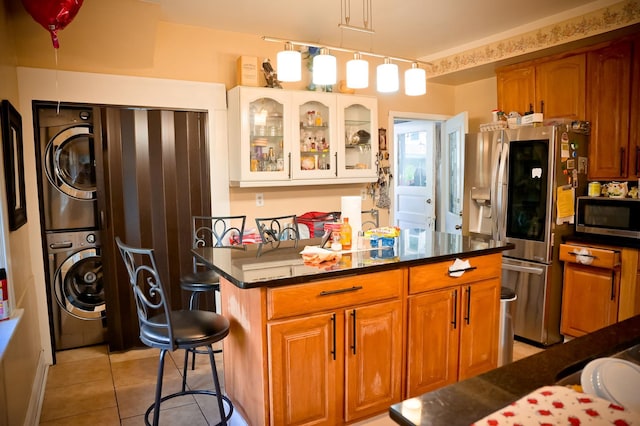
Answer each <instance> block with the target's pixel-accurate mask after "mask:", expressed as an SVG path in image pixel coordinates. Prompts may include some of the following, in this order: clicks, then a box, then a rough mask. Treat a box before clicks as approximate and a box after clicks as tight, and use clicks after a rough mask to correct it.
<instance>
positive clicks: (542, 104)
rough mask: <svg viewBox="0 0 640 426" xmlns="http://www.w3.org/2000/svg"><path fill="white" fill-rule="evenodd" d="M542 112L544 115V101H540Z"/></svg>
mask: <svg viewBox="0 0 640 426" xmlns="http://www.w3.org/2000/svg"><path fill="white" fill-rule="evenodd" d="M540 112H541V113H543V114H544V101H540Z"/></svg>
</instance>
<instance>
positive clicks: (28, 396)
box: [0, 0, 47, 425]
mask: <svg viewBox="0 0 640 426" xmlns="http://www.w3.org/2000/svg"><path fill="white" fill-rule="evenodd" d="M8 2H9V0H5V1H2V2H0V99H8V100H9V101H10V102H11V103H12V104H13V106H14V107H16V109H18V110H20V104H19V101H18V99H19V96H18V80H17V74H16V64H17V58H16V48H15V37H14V33H13V31H12V22H11V19H10V15H9V13H8V9H7V6H6V4H7V3H8ZM22 125H23V128H24V126H28V125H30V123H28V122H25V121H24V119H23V123H22ZM25 143H28V141H25ZM1 155H2V154H0V156H1ZM3 164H4V163H3V162H2V161H0V165H1V166H0V167H1V168H2V171H0V199H1V200H2V220H1V222H2V232H3V233H4V236H5V238H4V251H5V257H6V259H0V263H2V267H5V268H7V274H8V281H9V289H10V293H9V296H10V297H11V305H12V307H13V310H14V314H15V313H17V312H18V310H23V315H22V317H21V320H20V322H19V323H18V325H17V328H16V330H15V333H14V335H13V337H12V339H11V341H10V343H9V345H8V347H7V349H6V352H4V356H3V357H2V360H1V361H0V423H3V421H5V422H6V424H10V425H13V424H16V425H18V424H28V423H30V422H31V421H33V417H27V416H28V413H29V411H30V410H29V409H30V406H31V408H32V409H33V407H34V402H35V401H34V400H33V399H32V388H33V384H34V382H35V381H36V380H37V378H38V376H41V375H42V374H43V369H42V368H41V367H39V364H38V362H39V359H40V357H41V352H42V348H41V345H40V332H39V324H40V323H41V321H45V322H46V321H47V314H46V312H45V313H44V315H40V313H39V312H38V309H37V306H36V300H37V297H36V284H35V281H34V274H33V268H32V262H31V255H30V251H31V242H30V241H29V238H28V233H29V227H30V226H32V223H27V224H26V225H24V226H22V227H21V228H19V229H18V230H16V231H13V232H9V227H8V219H7V205H6V202H5V201H4V200H6V191H5V182H4V166H3ZM27 208H31V209H33V208H36V209H37V205H36V206H33V205H27ZM36 244H38V243H36ZM41 285H42V284H41ZM31 412H32V413H33V410H31Z"/></svg>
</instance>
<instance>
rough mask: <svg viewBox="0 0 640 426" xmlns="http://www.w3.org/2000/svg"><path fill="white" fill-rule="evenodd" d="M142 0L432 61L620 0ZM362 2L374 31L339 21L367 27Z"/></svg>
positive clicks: (273, 32)
mask: <svg viewBox="0 0 640 426" xmlns="http://www.w3.org/2000/svg"><path fill="white" fill-rule="evenodd" d="M143 1H147V2H152V3H156V4H159V5H160V7H161V9H162V15H163V19H164V20H166V21H170V22H174V23H180V24H186V25H194V26H203V27H209V28H215V29H219V30H225V31H233V32H240V33H249V34H256V36H262V35H267V36H272V37H277V38H283V39H293V40H299V41H307V42H313V43H317V44H325V45H330V46H339V47H345V48H349V49H354V50H362V51H369V52H374V53H377V54H382V55H389V56H396V57H405V58H415V59H420V60H426V61H428V60H431V59H433V58H437V57H439V55H440V56H444V52H445V51H451V52H455V51H456V50H462V49H461V48H462V46H464V45H468V44H473V43H477V42H478V41H479V40H481V39H485V38H491V37H494V36H497V35H498V34H499V33H504V32H507V33H509V32H510V33H511V35H513V34H518V33H519V32H522V31H530V30H532V29H535V28H539V27H542V26H544V25H549V24H552V23H554V22H559V21H561V20H563V19H567V18H568V17H573V16H580V15H582V14H584V13H588V12H589V11H592V10H596V9H599V8H602V7H606V6H607V5H610V4H614V3H617V2H618V1H619V0H596V1H586V0H535V1H528V2H526V1H525V2H517V3H516V2H512V3H511V4H510V3H509V2H506V1H505V0H447V1H433V0H401V1H396V0H316V1H311V0H270V1H268V2H266V1H260V2H259V1H256V0H232V1H222V0H218V1H212V0H143ZM365 2H370V3H369V4H371V12H372V13H371V16H372V19H371V23H372V24H371V28H373V30H374V31H375V34H373V35H371V34H366V33H362V32H356V31H350V30H346V29H341V28H339V27H338V24H339V23H344V19H343V17H344V16H346V15H349V16H350V24H351V25H353V26H358V27H363V26H365V24H364V22H363V7H364V6H365V4H366V3H365ZM343 10H346V11H347V12H343Z"/></svg>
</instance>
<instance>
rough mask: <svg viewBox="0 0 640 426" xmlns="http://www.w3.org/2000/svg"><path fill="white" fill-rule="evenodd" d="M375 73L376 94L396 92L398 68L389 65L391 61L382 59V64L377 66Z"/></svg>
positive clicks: (398, 80)
mask: <svg viewBox="0 0 640 426" xmlns="http://www.w3.org/2000/svg"><path fill="white" fill-rule="evenodd" d="M376 71H377V73H376V80H377V81H376V85H377V88H378V92H381V93H392V92H397V91H398V88H399V87H400V78H399V76H398V66H397V65H396V64H392V63H391V59H389V58H384V64H381V65H378V68H377V70H376Z"/></svg>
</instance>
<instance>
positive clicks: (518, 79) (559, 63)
mask: <svg viewBox="0 0 640 426" xmlns="http://www.w3.org/2000/svg"><path fill="white" fill-rule="evenodd" d="M585 76H586V59H585V55H584V54H576V55H571V56H567V57H565V58H560V59H556V60H549V61H545V62H535V63H534V62H526V63H524V64H518V65H515V66H509V67H505V68H503V69H501V70H498V71H497V83H498V108H499V109H501V110H502V111H504V112H505V113H507V114H508V113H509V112H511V111H517V112H519V113H520V114H523V113H524V112H527V111H530V110H534V112H542V113H543V114H544V118H545V119H551V118H570V119H576V120H577V119H583V118H584V116H585V87H586V86H585Z"/></svg>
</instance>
